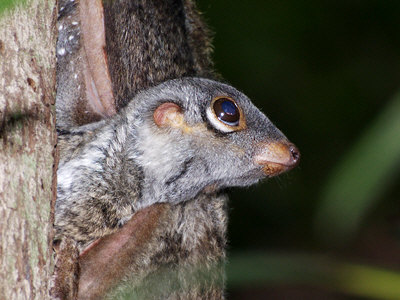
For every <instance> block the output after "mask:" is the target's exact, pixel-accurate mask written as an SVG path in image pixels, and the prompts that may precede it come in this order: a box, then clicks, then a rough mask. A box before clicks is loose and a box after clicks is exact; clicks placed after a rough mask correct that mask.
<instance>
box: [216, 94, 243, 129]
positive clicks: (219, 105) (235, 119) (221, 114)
mask: <svg viewBox="0 0 400 300" xmlns="http://www.w3.org/2000/svg"><path fill="white" fill-rule="evenodd" d="M213 109H214V112H215V115H216V116H217V118H218V119H219V120H220V121H222V122H223V123H225V124H227V125H230V126H237V125H239V120H240V112H239V109H238V107H237V106H236V104H235V102H233V101H232V100H230V99H228V98H221V99H218V100H216V101H215V102H214V104H213Z"/></svg>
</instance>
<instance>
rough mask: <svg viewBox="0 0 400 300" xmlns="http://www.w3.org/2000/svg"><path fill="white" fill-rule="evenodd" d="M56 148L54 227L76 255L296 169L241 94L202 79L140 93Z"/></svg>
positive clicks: (291, 149)
mask: <svg viewBox="0 0 400 300" xmlns="http://www.w3.org/2000/svg"><path fill="white" fill-rule="evenodd" d="M64 137H65V138H64ZM60 143H61V148H62V149H64V150H63V151H65V153H61V157H62V159H61V161H60V164H59V169H58V178H59V181H58V195H57V196H58V198H57V202H56V216H55V228H56V231H57V235H60V236H61V235H65V236H69V237H72V238H73V239H75V240H76V241H78V242H79V243H80V245H81V246H82V247H84V246H86V245H87V244H88V243H90V242H92V241H94V240H96V239H98V238H100V237H102V236H104V235H106V234H109V233H111V232H113V231H115V230H116V229H117V228H118V227H120V226H122V225H123V224H124V223H125V222H126V221H127V220H129V219H130V218H131V217H132V215H133V214H134V213H135V212H136V211H138V210H140V209H143V208H145V207H147V206H150V205H152V204H155V203H164V202H167V203H171V204H178V203H182V202H185V201H191V200H193V199H195V198H196V197H198V196H199V195H200V194H210V193H216V192H218V191H220V190H223V189H225V188H228V187H234V186H249V185H252V184H254V183H256V182H258V181H259V180H260V179H263V178H265V177H270V176H274V175H277V174H280V173H282V172H284V171H286V170H289V169H291V168H293V167H294V166H295V165H296V164H297V163H298V161H299V151H298V150H297V148H296V147H295V146H294V145H293V144H291V143H290V142H289V141H288V140H287V139H286V137H285V136H284V135H283V134H282V133H281V132H280V131H279V130H278V129H277V128H276V127H275V126H274V125H273V124H272V123H271V121H270V120H269V119H268V118H267V117H266V116H265V115H264V114H263V113H262V112H261V111H260V110H258V109H257V108H256V107H255V106H254V105H253V104H252V103H251V101H250V100H249V99H248V98H247V97H246V96H245V95H244V94H242V93H241V92H239V91H237V90H236V89H235V88H233V87H231V86H229V85H226V84H223V83H220V82H216V81H213V80H209V79H202V78H181V79H175V80H169V81H167V82H165V83H162V84H160V85H158V86H156V87H153V88H150V89H148V90H145V91H142V92H140V93H139V94H137V96H136V97H135V98H134V99H132V101H130V103H129V105H128V106H127V107H126V108H125V109H124V110H123V111H122V112H121V113H119V114H118V115H116V116H115V117H113V118H111V119H109V120H105V121H101V122H98V123H93V124H91V125H86V126H83V127H80V128H77V129H75V130H72V131H71V132H70V133H69V134H66V135H62V134H61V135H60Z"/></svg>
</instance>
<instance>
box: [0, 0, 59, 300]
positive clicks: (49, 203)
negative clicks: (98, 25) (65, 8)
mask: <svg viewBox="0 0 400 300" xmlns="http://www.w3.org/2000/svg"><path fill="white" fill-rule="evenodd" d="M19 3H20V2H19ZM55 20H56V10H55V1H51V0H50V1H47V0H27V1H24V2H23V4H18V5H14V7H12V8H11V9H9V10H8V11H5V12H4V11H3V12H0V120H1V123H0V245H1V247H0V261H1V262H0V299H7V300H8V299H49V288H50V286H49V285H50V284H49V282H50V280H49V279H50V277H51V274H52V269H53V262H52V259H51V257H52V252H51V251H52V247H51V242H52V223H53V220H52V209H53V204H54V201H55V196H56V176H55V168H56V164H57V159H56V157H57V155H56V153H57V151H56V150H55V147H54V146H55V144H56V132H55V110H54V99H55V63H56V61H55V53H54V51H55V41H56V34H55V33H56V32H55Z"/></svg>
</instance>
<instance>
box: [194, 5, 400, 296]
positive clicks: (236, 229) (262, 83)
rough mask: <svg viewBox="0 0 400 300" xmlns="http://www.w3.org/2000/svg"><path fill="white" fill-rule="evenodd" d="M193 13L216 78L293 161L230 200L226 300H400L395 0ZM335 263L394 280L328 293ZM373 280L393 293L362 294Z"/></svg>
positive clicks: (399, 72) (399, 18)
mask: <svg viewBox="0 0 400 300" xmlns="http://www.w3.org/2000/svg"><path fill="white" fill-rule="evenodd" d="M198 5H199V7H200V9H201V11H202V12H203V13H204V18H205V20H206V21H207V23H208V24H209V27H210V28H211V29H212V31H213V32H214V33H215V34H214V46H215V50H214V60H215V63H216V69H217V70H218V72H219V73H221V74H222V76H223V77H224V78H225V79H226V80H227V81H228V82H229V83H231V84H232V85H234V86H235V87H236V88H238V89H239V90H241V91H243V92H244V93H245V94H247V95H248V96H249V97H250V98H251V99H252V100H253V102H254V103H255V104H256V105H257V106H258V107H259V108H261V110H262V111H263V112H265V113H266V115H267V116H268V117H269V118H270V119H271V120H272V121H273V122H274V123H275V124H276V125H277V126H278V127H279V128H280V129H281V130H282V131H283V132H284V133H285V134H286V136H287V137H288V138H289V139H290V140H291V141H292V142H294V143H295V144H296V145H297V146H298V148H299V149H300V151H301V154H302V158H301V163H300V166H299V167H298V168H297V169H295V170H293V171H291V172H290V173H288V174H284V175H281V176H280V177H279V178H276V179H270V180H269V181H268V182H263V183H262V184H259V185H258V186H256V187H251V188H249V189H247V190H239V189H234V190H232V191H231V192H230V195H231V197H230V199H231V200H230V224H229V240H230V253H231V254H230V257H231V262H230V264H229V265H228V287H229V294H228V298H230V299H265V298H270V299H271V298H272V299H364V298H365V299H368V298H376V299H381V298H382V299H383V298H385V295H386V294H385V293H386V292H387V291H389V293H390V292H391V291H393V292H394V294H392V295H395V296H394V297H392V298H394V299H396V298H398V299H400V291H399V287H400V280H399V278H400V277H399V276H400V275H399V274H400V273H397V271H399V272H400V205H399V199H400V185H399V179H400V176H399V173H400V172H399V171H398V170H399V167H400V153H399V151H398V150H399V149H398V147H397V145H399V144H400V126H399V123H398V122H397V121H396V120H397V119H400V110H396V107H397V108H398V107H399V105H397V106H395V105H394V104H393V103H398V102H399V101H398V100H397V98H396V97H395V96H396V93H397V92H398V91H399V87H400V1H343V0H342V1H294V0H292V1H261V0H260V1H239V0H231V1H222V0H200V1H198ZM380 138H382V140H380ZM381 159H382V161H380V160H381ZM385 159H386V161H385ZM352 170H353V171H354V173H352ZM352 174H355V175H356V176H352ZM364 176H365V178H364ZM353 180H354V183H353ZM371 187H375V188H374V189H372V188H371ZM369 188H371V189H372V190H371V191H370V190H369ZM347 189H348V190H347ZM351 189H352V190H351ZM344 190H346V191H347V192H346V191H344ZM321 260H322V261H321ZM241 263H243V264H244V266H242V265H241ZM253 263H254V264H255V266H254V268H252V267H250V265H251V264H253ZM280 264H281V265H280ZM298 264H300V265H299V267H298V268H296V267H295V266H297V265H298ZM343 264H345V265H346V266H348V267H354V266H359V265H360V266H362V267H365V268H366V269H365V270H366V272H367V273H365V274H369V275H374V274H375V273H373V272H372V273H368V272H369V271H374V270H376V269H378V270H382V272H386V271H388V272H389V271H394V272H390V274H389V273H388V275H393V276H392V277H390V276H389V277H388V278H386V277H382V276H380V277H379V274H375V275H376V277H374V276H372V277H371V278H370V279H369V280H366V281H365V282H364V283H359V282H358V281H359V279H360V280H361V278H363V274H364V273H362V272H361V273H360V274H359V275H354V276H350V277H351V278H350V277H349V279H346V280H345V283H342V284H338V283H337V279H338V277H339V278H343V277H345V276H347V275H349V270H347V269H346V268H344V269H343V268H339V267H338V266H341V267H343ZM321 267H322V268H323V269H324V270H321ZM286 268H287V269H286ZM256 269H257V270H256ZM339 269H340V270H341V271H338V272H339V275H338V274H337V272H336V270H339ZM333 270H334V271H333ZM343 270H345V271H343ZM346 270H347V271H346ZM351 270H353V269H351ZM258 272H259V273H260V274H258ZM340 272H342V273H340ZM346 272H347V273H346ZM255 273H257V274H258V275H257V274H255ZM294 273H296V274H294ZM332 273H334V274H332ZM378 273H379V272H378ZM307 274H308V275H310V274H311V275H310V276H308V275H307ZM351 274H353V273H351ZM357 274H358V273H357ZM365 274H364V275H365ZM385 274H386V273H385ZM306 275H307V276H308V277H307V276H306ZM381 275H382V274H381ZM249 276H250V277H251V278H248V277H249ZM242 277H243V280H242V279H241V278H242ZM325 277H326V278H325ZM246 278H247V279H246ZM321 278H323V279H321ZM383 278H386V279H387V280H383ZM380 280H381V281H383V282H392V283H393V285H392V286H390V285H389V286H386V287H385V288H382V290H383V291H382V294H380V293H379V291H378V292H377V293H375V292H374V293H372V292H369V290H370V288H369V287H368V284H366V283H368V282H372V283H371V284H372V285H373V284H374V282H375V283H377V286H378V290H379V286H381V287H382V284H378V282H379V281H380ZM396 280H397V281H396ZM353 283H354V284H353ZM396 285H398V288H397V290H396V288H395V287H396ZM385 291H386V292H385ZM396 293H397V294H396ZM396 295H397V296H396ZM386 298H387V295H386Z"/></svg>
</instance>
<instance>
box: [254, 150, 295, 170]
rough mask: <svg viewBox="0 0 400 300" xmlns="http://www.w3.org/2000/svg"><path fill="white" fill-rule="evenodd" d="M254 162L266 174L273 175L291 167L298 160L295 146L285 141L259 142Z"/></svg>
mask: <svg viewBox="0 0 400 300" xmlns="http://www.w3.org/2000/svg"><path fill="white" fill-rule="evenodd" d="M257 148H258V150H257V151H256V155H255V156H254V163H255V164H257V165H261V166H262V167H263V171H264V173H265V174H266V175H268V176H275V175H278V174H281V173H283V172H285V171H288V170H291V169H293V168H294V167H295V166H297V165H298V163H299V161H300V152H299V150H298V149H297V147H296V146H295V145H293V144H291V143H287V142H272V143H260V144H258V145H257Z"/></svg>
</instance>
